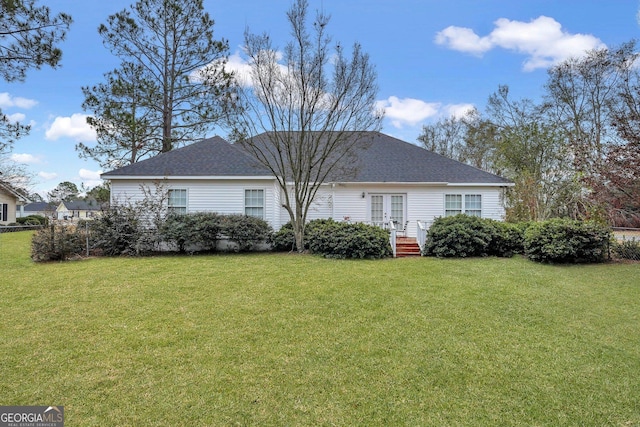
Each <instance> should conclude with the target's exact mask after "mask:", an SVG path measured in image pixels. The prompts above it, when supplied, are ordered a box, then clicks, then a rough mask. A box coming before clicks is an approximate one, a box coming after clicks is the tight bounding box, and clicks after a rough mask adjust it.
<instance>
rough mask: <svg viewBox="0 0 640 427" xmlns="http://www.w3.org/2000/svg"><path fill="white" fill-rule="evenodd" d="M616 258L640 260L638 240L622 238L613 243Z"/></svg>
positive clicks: (639, 242) (639, 241)
mask: <svg viewBox="0 0 640 427" xmlns="http://www.w3.org/2000/svg"><path fill="white" fill-rule="evenodd" d="M613 253H614V255H615V256H616V258H620V259H632V260H636V261H640V240H635V239H632V240H624V241H622V242H616V243H614V244H613Z"/></svg>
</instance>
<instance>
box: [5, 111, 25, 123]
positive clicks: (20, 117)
mask: <svg viewBox="0 0 640 427" xmlns="http://www.w3.org/2000/svg"><path fill="white" fill-rule="evenodd" d="M6 117H7V119H8V120H9V121H10V122H11V123H18V122H23V121H24V119H26V118H27V116H25V115H24V114H22V113H14V114H7V115H6Z"/></svg>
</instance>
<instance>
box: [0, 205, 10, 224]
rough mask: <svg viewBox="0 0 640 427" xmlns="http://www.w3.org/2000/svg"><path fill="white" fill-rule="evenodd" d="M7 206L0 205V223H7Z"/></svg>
mask: <svg viewBox="0 0 640 427" xmlns="http://www.w3.org/2000/svg"><path fill="white" fill-rule="evenodd" d="M8 211H9V205H8V204H6V203H3V204H2V216H0V221H7V218H8V217H9V213H8Z"/></svg>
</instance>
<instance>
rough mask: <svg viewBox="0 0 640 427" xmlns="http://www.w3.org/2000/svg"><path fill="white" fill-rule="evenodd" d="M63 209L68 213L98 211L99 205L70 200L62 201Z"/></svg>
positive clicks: (91, 201)
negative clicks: (68, 211)
mask: <svg viewBox="0 0 640 427" xmlns="http://www.w3.org/2000/svg"><path fill="white" fill-rule="evenodd" d="M62 203H63V204H64V207H65V208H67V209H68V210H70V211H98V210H100V204H99V203H98V202H96V201H95V200H89V201H86V200H70V201H66V202H65V201H63V202H62Z"/></svg>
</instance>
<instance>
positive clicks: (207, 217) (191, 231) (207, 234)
mask: <svg viewBox="0 0 640 427" xmlns="http://www.w3.org/2000/svg"><path fill="white" fill-rule="evenodd" d="M220 218H221V217H220V216H219V215H218V214H216V213H209V212H198V213H193V214H186V215H185V214H170V215H169V216H167V218H166V220H165V221H164V223H163V224H162V226H161V227H160V236H161V238H162V239H163V241H164V242H166V243H170V244H173V245H175V246H176V248H177V249H178V251H179V252H181V253H184V252H186V251H187V249H189V250H190V251H192V252H194V251H200V250H215V248H216V244H217V241H218V239H219V237H220V227H221V225H220V222H221V219H220Z"/></svg>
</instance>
